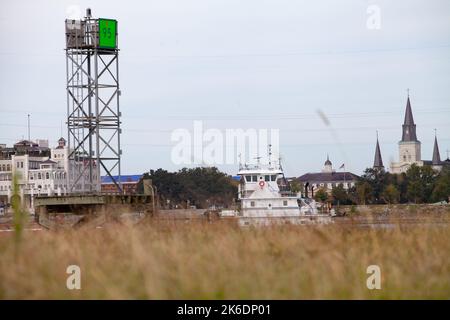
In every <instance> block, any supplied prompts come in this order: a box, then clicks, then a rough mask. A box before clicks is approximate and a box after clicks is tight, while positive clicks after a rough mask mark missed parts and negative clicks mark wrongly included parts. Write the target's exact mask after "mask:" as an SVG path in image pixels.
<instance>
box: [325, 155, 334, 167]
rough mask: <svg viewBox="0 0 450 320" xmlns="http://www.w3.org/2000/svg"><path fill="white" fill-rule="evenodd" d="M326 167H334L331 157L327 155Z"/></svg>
mask: <svg viewBox="0 0 450 320" xmlns="http://www.w3.org/2000/svg"><path fill="white" fill-rule="evenodd" d="M324 165H325V166H331V165H332V164H331V161H330V157H329V156H328V154H327V161H325V163H324Z"/></svg>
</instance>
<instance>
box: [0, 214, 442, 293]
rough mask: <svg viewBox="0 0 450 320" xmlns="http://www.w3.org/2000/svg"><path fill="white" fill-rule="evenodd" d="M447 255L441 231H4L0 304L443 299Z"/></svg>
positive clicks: (198, 227) (199, 227)
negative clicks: (378, 278) (375, 270)
mask: <svg viewBox="0 0 450 320" xmlns="http://www.w3.org/2000/svg"><path fill="white" fill-rule="evenodd" d="M16 246H19V248H16ZM16 249H17V250H16ZM16 253H17V254H16ZM449 253H450V225H449V224H443V225H439V226H436V225H434V226H433V225H415V226H409V227H407V228H404V227H400V226H399V227H396V228H393V229H387V230H382V229H361V228H357V227H348V226H340V225H332V226H317V227H311V226H309V227H305V226H282V227H273V228H262V229H244V230H242V229H239V228H237V227H233V226H229V225H223V224H220V223H215V224H209V225H208V224H199V223H195V224H179V225H171V226H168V225H162V224H158V225H155V224H146V225H140V226H135V227H131V226H110V227H108V228H104V229H96V230H92V229H91V230H76V231H69V232H57V233H56V232H25V233H24V238H23V239H22V241H21V242H20V243H15V242H14V237H13V236H12V235H11V234H8V235H5V234H3V235H1V236H0V298H2V299H6V298H10V299H17V298H18V299H22V298H31V299H37V298H43V299H55V298H57V299H73V298H75V299H77V298H86V299H106V298H112V299H119V298H125V299H305V298H306V299H334V298H336V299H362V298H368V299H397V298H400V299H406V298H412V299H416V298H427V299H428V298H433V299H434V298H441V299H449V298H450V257H449ZM71 264H76V265H79V266H80V267H81V272H82V276H81V278H82V284H81V286H82V288H81V290H73V291H70V290H68V289H67V288H66V278H67V276H68V275H67V274H66V273H65V271H66V268H67V266H68V265H71ZM371 264H377V265H379V266H380V267H381V271H382V289H381V290H373V291H371V290H368V289H367V287H366V279H367V277H368V275H367V274H366V268H367V266H368V265H371Z"/></svg>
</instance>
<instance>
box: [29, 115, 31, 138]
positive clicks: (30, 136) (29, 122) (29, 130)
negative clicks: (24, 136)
mask: <svg viewBox="0 0 450 320" xmlns="http://www.w3.org/2000/svg"><path fill="white" fill-rule="evenodd" d="M30 137H31V136H30V115H28V141H31V138H30Z"/></svg>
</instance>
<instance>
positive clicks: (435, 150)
mask: <svg viewBox="0 0 450 320" xmlns="http://www.w3.org/2000/svg"><path fill="white" fill-rule="evenodd" d="M431 161H432V163H433V164H434V165H438V164H440V163H441V155H440V154H439V146H438V142H437V136H434V148H433V159H432V160H431Z"/></svg>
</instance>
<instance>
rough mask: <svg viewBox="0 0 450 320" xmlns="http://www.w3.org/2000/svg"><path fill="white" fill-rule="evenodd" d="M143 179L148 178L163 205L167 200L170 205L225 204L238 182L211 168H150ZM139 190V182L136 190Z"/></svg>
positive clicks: (232, 198)
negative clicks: (170, 170) (167, 169)
mask: <svg viewBox="0 0 450 320" xmlns="http://www.w3.org/2000/svg"><path fill="white" fill-rule="evenodd" d="M144 178H147V179H151V180H152V184H153V185H154V186H156V188H157V191H158V196H159V197H160V199H161V201H160V203H163V204H166V203H167V200H169V201H170V203H171V204H172V205H183V206H184V205H186V203H187V202H189V203H190V204H192V205H196V206H197V207H199V208H207V207H209V206H210V205H219V206H228V205H230V204H231V203H233V201H234V199H235V196H236V194H237V184H238V182H236V181H233V180H232V178H231V177H230V176H228V175H226V174H225V173H223V172H220V171H219V170H218V169H217V168H215V167H199V168H192V169H187V168H183V169H181V170H179V171H178V172H168V171H166V170H163V169H158V170H156V171H155V170H150V172H148V173H145V174H144ZM142 190H143V187H142V182H140V183H139V184H138V192H142Z"/></svg>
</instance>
